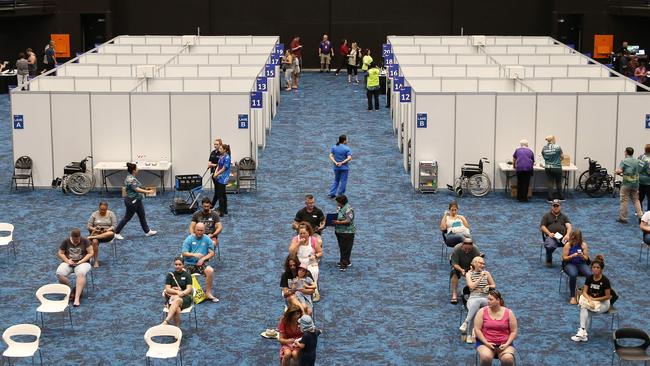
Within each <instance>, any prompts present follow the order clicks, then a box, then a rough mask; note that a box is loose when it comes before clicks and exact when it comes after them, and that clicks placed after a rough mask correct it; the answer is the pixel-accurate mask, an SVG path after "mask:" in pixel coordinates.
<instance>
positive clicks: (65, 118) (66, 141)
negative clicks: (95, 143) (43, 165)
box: [51, 93, 92, 177]
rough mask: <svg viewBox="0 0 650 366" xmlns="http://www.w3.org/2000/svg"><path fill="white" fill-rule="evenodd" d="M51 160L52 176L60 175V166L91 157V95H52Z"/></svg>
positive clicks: (61, 168) (61, 171)
mask: <svg viewBox="0 0 650 366" xmlns="http://www.w3.org/2000/svg"><path fill="white" fill-rule="evenodd" d="M51 103H52V161H53V162H54V176H59V177H60V176H61V175H63V167H64V166H66V164H69V163H70V162H71V161H79V160H80V159H83V158H84V157H85V156H87V155H91V154H92V147H91V135H90V95H89V94H79V93H72V94H67V93H53V94H52V98H51Z"/></svg>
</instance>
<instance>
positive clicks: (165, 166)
mask: <svg viewBox="0 0 650 366" xmlns="http://www.w3.org/2000/svg"><path fill="white" fill-rule="evenodd" d="M137 164H138V170H139V171H143V172H147V173H149V174H151V175H154V176H156V177H158V178H160V186H161V187H162V191H163V192H165V172H167V171H169V170H170V169H171V168H172V163H171V162H169V161H165V162H162V161H147V162H140V163H137ZM94 169H95V170H99V171H101V173H102V185H103V186H104V189H105V190H106V191H107V192H108V185H107V184H106V179H108V177H110V176H111V175H114V174H117V173H119V172H121V171H125V170H126V163H125V162H123V161H101V162H99V163H97V164H96V165H95V167H94ZM107 172H109V173H107Z"/></svg>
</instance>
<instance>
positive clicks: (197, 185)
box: [169, 174, 203, 215]
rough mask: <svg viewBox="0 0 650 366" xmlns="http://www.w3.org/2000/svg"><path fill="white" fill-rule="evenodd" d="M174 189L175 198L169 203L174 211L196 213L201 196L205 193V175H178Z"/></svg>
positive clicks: (175, 212)
mask: <svg viewBox="0 0 650 366" xmlns="http://www.w3.org/2000/svg"><path fill="white" fill-rule="evenodd" d="M174 189H175V190H174V200H173V201H172V203H171V204H170V205H169V209H170V210H171V211H172V213H173V214H174V215H178V214H191V213H194V211H196V210H197V209H198V207H199V198H200V197H201V194H202V193H203V177H202V176H200V175H198V174H190V175H177V176H176V177H175V184H174Z"/></svg>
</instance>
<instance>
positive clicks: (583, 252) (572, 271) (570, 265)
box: [562, 229, 591, 305]
mask: <svg viewBox="0 0 650 366" xmlns="http://www.w3.org/2000/svg"><path fill="white" fill-rule="evenodd" d="M562 267H563V271H564V272H565V273H566V274H567V275H568V276H569V294H570V296H571V300H569V303H570V304H573V305H576V304H577V303H578V301H577V300H576V280H577V278H578V276H580V275H582V276H585V277H587V276H591V269H590V268H589V246H587V243H586V242H584V241H582V231H580V229H575V230H573V231H572V232H571V235H569V240H568V241H567V242H566V244H564V249H563V250H562Z"/></svg>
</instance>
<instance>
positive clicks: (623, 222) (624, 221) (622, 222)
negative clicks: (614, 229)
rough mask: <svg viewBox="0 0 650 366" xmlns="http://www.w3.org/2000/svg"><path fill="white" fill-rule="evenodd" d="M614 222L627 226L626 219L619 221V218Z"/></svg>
mask: <svg viewBox="0 0 650 366" xmlns="http://www.w3.org/2000/svg"><path fill="white" fill-rule="evenodd" d="M616 222H620V223H621V224H627V220H626V219H621V218H620V217H619V218H618V219H616Z"/></svg>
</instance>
